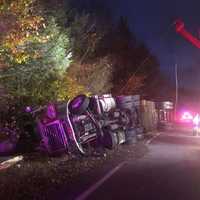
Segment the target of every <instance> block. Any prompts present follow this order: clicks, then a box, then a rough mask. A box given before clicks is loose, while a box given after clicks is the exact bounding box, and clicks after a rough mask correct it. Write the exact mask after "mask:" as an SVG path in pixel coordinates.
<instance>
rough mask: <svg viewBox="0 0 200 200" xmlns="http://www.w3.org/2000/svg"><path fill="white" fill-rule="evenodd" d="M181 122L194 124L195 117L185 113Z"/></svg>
mask: <svg viewBox="0 0 200 200" xmlns="http://www.w3.org/2000/svg"><path fill="white" fill-rule="evenodd" d="M180 122H182V123H193V115H192V114H191V113H190V112H188V111H185V112H183V113H182V115H181V118H180Z"/></svg>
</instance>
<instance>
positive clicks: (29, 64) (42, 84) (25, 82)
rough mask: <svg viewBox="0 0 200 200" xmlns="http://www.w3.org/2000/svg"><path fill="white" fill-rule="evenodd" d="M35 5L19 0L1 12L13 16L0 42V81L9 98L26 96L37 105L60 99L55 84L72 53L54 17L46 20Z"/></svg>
mask: <svg viewBox="0 0 200 200" xmlns="http://www.w3.org/2000/svg"><path fill="white" fill-rule="evenodd" d="M34 6H35V4H34V2H33V1H28V0H18V1H11V2H10V4H9V5H8V6H7V7H4V9H3V12H2V13H3V14H4V15H7V14H9V15H12V16H14V17H15V21H14V22H13V23H14V24H15V26H12V28H11V29H10V31H7V34H5V36H4V37H3V39H2V42H1V56H2V57H3V61H4V63H5V67H4V68H2V69H1V80H0V81H1V84H3V85H4V87H5V88H6V89H7V90H8V91H9V92H10V93H11V94H12V95H14V96H18V97H20V96H22V97H23V96H28V97H30V99H31V100H32V101H33V102H35V103H36V102H44V101H48V100H56V98H57V96H59V88H57V87H58V85H57V82H58V80H60V79H62V78H63V75H64V72H65V71H66V69H67V67H69V64H70V58H71V56H70V54H71V53H70V46H69V37H68V33H67V32H63V31H61V29H60V27H59V26H58V25H57V24H56V20H55V18H53V17H48V18H47V19H48V20H45V18H44V17H42V16H41V15H39V14H38V13H40V12H39V10H38V8H37V12H36V11H35V7H34ZM55 88H57V90H55ZM60 90H62V89H60Z"/></svg>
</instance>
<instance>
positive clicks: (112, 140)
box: [103, 131, 118, 149]
mask: <svg viewBox="0 0 200 200" xmlns="http://www.w3.org/2000/svg"><path fill="white" fill-rule="evenodd" d="M103 145H104V147H105V148H108V149H114V148H115V147H116V146H117V145H118V136H117V133H116V132H112V131H108V132H106V133H104V137H103Z"/></svg>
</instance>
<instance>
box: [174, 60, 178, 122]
mask: <svg viewBox="0 0 200 200" xmlns="http://www.w3.org/2000/svg"><path fill="white" fill-rule="evenodd" d="M175 81H176V97H175V106H174V119H175V120H176V118H177V117H176V116H177V105H178V66H177V63H176V64H175Z"/></svg>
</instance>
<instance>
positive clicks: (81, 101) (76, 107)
mask: <svg viewBox="0 0 200 200" xmlns="http://www.w3.org/2000/svg"><path fill="white" fill-rule="evenodd" d="M89 103H90V100H89V98H88V97H87V96H85V95H79V96H77V97H75V98H74V99H72V100H71V101H70V103H69V111H70V113H72V114H76V115H81V114H83V113H84V112H85V111H86V110H87V108H88V106H89Z"/></svg>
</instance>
